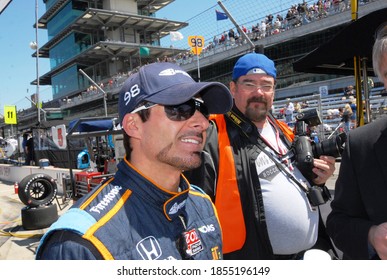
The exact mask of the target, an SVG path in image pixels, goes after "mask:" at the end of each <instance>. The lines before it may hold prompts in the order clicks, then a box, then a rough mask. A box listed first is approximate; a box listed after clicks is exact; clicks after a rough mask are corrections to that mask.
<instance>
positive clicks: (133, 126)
mask: <svg viewBox="0 0 387 280" xmlns="http://www.w3.org/2000/svg"><path fill="white" fill-rule="evenodd" d="M140 122H141V120H140V116H139V115H138V114H126V115H125V117H124V119H123V120H122V129H123V130H125V132H126V134H127V135H129V136H130V137H133V138H137V137H139V134H138V133H139V127H138V124H139V123H140Z"/></svg>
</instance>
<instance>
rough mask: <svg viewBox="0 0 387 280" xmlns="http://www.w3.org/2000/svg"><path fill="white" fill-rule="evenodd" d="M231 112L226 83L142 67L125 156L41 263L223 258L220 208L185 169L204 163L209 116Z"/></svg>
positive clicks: (127, 115)
mask: <svg viewBox="0 0 387 280" xmlns="http://www.w3.org/2000/svg"><path fill="white" fill-rule="evenodd" d="M231 107H232V97H231V95H230V92H229V90H228V89H227V87H226V86H224V85H223V84H221V83H217V82H207V83H204V82H203V83H197V82H195V81H194V80H193V79H192V78H191V77H190V76H189V75H188V74H187V73H186V72H185V71H184V70H183V69H181V68H180V67H179V66H177V65H176V64H173V63H168V62H162V63H152V64H149V65H145V66H143V67H141V68H140V69H139V72H138V73H135V74H133V75H131V76H130V77H129V78H128V79H127V80H126V81H125V83H124V86H123V87H122V89H121V90H120V93H119V102H118V111H119V119H120V124H121V126H122V131H123V139H124V140H123V143H124V144H123V145H124V148H125V152H126V155H125V158H124V159H123V160H122V161H121V162H120V163H119V164H118V166H117V169H118V170H117V172H116V173H115V175H114V177H113V178H110V179H108V180H107V181H105V182H103V183H101V184H100V185H98V186H96V187H94V189H93V192H91V193H89V194H88V195H86V196H84V197H82V198H81V199H80V200H78V201H77V203H76V204H74V205H73V206H72V208H71V209H70V210H69V211H67V212H66V213H65V214H63V215H62V216H61V217H60V219H59V220H58V221H57V222H56V223H55V224H54V225H53V226H52V227H51V228H50V229H49V230H48V231H47V232H46V234H45V236H44V237H43V238H42V239H41V243H40V246H39V248H38V251H37V253H36V258H37V259H86V260H95V259H98V260H99V259H109V260H112V259H121V260H157V259H159V260H162V259H165V260H167V259H169V260H181V259H186V260H195V259H202V260H204V259H205V260H208V259H221V258H222V233H221V229H220V225H219V222H218V217H217V214H216V211H215V207H214V205H213V204H212V202H211V200H210V198H209V197H208V196H207V195H205V194H204V192H203V191H202V190H201V189H199V188H198V187H195V186H192V185H191V184H190V183H189V182H188V180H187V179H186V178H185V177H184V176H183V175H182V171H183V170H190V169H192V168H195V167H198V166H200V164H201V157H200V155H201V152H202V150H203V146H204V143H205V140H206V137H207V134H206V129H207V128H208V126H209V121H208V116H209V114H224V113H226V112H228V111H229V110H230V109H231ZM161 136H162V137H161ZM192 236H193V238H192Z"/></svg>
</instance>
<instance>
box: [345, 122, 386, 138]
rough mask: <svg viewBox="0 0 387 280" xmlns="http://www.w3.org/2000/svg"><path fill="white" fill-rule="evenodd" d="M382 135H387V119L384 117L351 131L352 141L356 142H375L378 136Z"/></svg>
mask: <svg viewBox="0 0 387 280" xmlns="http://www.w3.org/2000/svg"><path fill="white" fill-rule="evenodd" d="M381 134H385V135H387V117H382V118H380V119H377V120H375V121H373V122H371V123H368V124H365V125H362V126H359V127H357V128H356V129H354V130H351V132H350V137H351V139H352V141H356V142H362V143H363V142H375V141H376V140H377V137H378V135H381Z"/></svg>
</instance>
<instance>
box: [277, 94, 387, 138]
mask: <svg viewBox="0 0 387 280" xmlns="http://www.w3.org/2000/svg"><path fill="white" fill-rule="evenodd" d="M381 92H382V88H373V89H372V90H371V91H370V98H369V103H370V119H371V121H372V120H375V119H377V118H379V117H381V116H382V115H385V114H387V96H384V95H382V94H381ZM320 100H321V105H320V106H321V107H320V108H321V109H320V110H319V102H320ZM348 100H349V99H348V98H345V97H344V93H338V94H330V95H328V96H325V97H321V98H320V95H313V96H308V97H301V98H292V99H291V101H292V102H293V103H294V102H307V105H308V107H307V108H304V109H310V108H317V109H318V110H319V111H320V116H321V121H322V124H323V126H322V127H321V128H320V134H319V136H320V138H321V137H322V138H323V139H325V138H327V137H328V136H329V135H330V133H331V131H334V130H335V128H337V126H338V125H340V123H341V117H339V116H336V117H333V118H328V114H327V111H328V110H329V109H338V108H340V107H344V105H345V103H347V102H348ZM363 100H364V99H363ZM286 102H288V100H287V99H284V100H277V101H275V102H274V104H273V114H274V116H276V117H278V118H279V119H281V120H283V121H285V116H280V110H281V108H283V107H285V105H286ZM292 125H293V123H291V124H290V126H292ZM323 127H325V128H323ZM329 127H330V129H327V128H329Z"/></svg>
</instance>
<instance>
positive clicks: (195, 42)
mask: <svg viewBox="0 0 387 280" xmlns="http://www.w3.org/2000/svg"><path fill="white" fill-rule="evenodd" d="M188 45H189V46H190V47H191V51H192V52H193V53H194V54H196V55H200V53H201V52H202V49H203V47H204V37H203V36H189V37H188Z"/></svg>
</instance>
